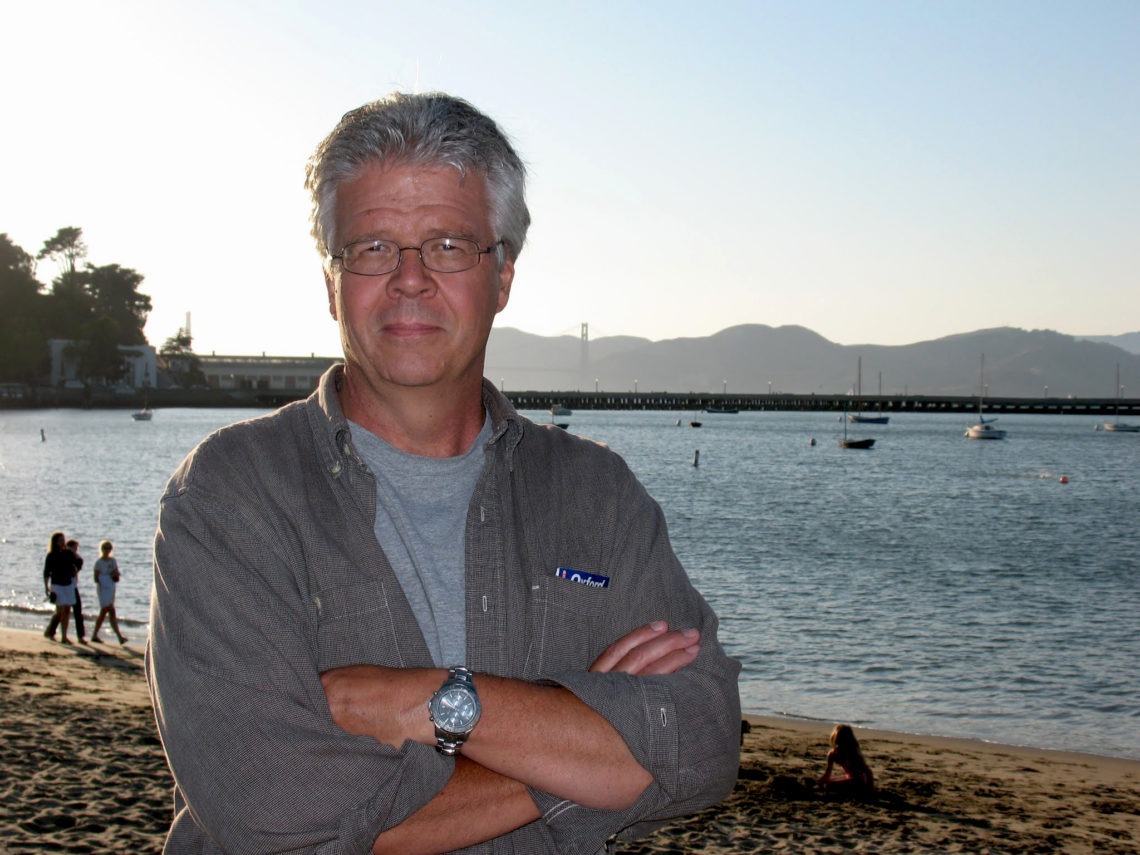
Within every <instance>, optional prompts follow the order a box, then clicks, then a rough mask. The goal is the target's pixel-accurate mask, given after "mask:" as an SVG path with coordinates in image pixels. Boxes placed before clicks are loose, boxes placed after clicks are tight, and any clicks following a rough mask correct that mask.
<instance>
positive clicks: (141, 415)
mask: <svg viewBox="0 0 1140 855" xmlns="http://www.w3.org/2000/svg"><path fill="white" fill-rule="evenodd" d="M153 416H154V410H152V409H151V408H150V403H149V401H148V399H147V398H146V397H144V398H143V406H142V409H141V410H135V411H134V412H133V413H131V418H132V419H134V420H135V421H136V422H149V421H150V420H151V418H152V417H153Z"/></svg>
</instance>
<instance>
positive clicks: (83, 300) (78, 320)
mask: <svg viewBox="0 0 1140 855" xmlns="http://www.w3.org/2000/svg"><path fill="white" fill-rule="evenodd" d="M45 258H46V259H49V260H51V261H52V262H54V263H55V265H56V267H57V269H58V274H57V275H56V277H55V279H54V280H53V281H52V284H51V290H50V293H47V294H44V293H42V290H43V286H42V285H41V283H40V282H39V281H38V280H37V279H36V277H35V269H36V259H45ZM86 258H87V245H86V244H85V243H84V241H83V230H82V229H80V228H77V227H75V226H69V227H67V228H62V229H60V230H59V231H57V232H56V234H55V235H54V236H53V237H51V238H49V239H48V240H46V241H44V245H43V247H42V248H41V249H40V251H39V253H38V254H37V256H36V258H35V259H33V258H32V256H31V255H29V254H28V253H27V252H25V251H24V250H23V249H21V248H20V247H18V246H16V245H15V244H14V243H12V241H11V240H9V238H8V236H7V235H0V379H4V380H18V381H23V382H29V381H33V380H35V379H37V378H39V377H42V376H43V375H44V374H46V373H47V371H48V368H49V367H50V366H49V353H48V346H47V342H48V340H49V339H53V338H59V339H68V340H70V341H72V342H73V345H72V347H71V349H70V355H71V356H73V357H75V358H76V359H77V360H78V363H79V369H80V372H81V379H84V380H94V381H96V382H113V381H114V380H116V379H118V378H119V377H121V376H122V375H123V374H124V372H125V366H123V365H122V359H121V356H120V355H119V354H118V346H119V345H140V344H146V335H145V334H144V333H143V328H144V327H145V326H146V320H147V316H148V315H149V314H150V310H151V301H150V297H149V296H147V295H146V294H142V293H140V292H139V286H140V285H141V284H142V282H143V277H142V275H141V274H140V273H138V272H137V271H134V270H131V269H130V268H127V267H122V266H120V265H118V264H108V265H104V266H101V267H96V266H95V265H93V264H86V265H85V264H83V262H84V260H85V259H86Z"/></svg>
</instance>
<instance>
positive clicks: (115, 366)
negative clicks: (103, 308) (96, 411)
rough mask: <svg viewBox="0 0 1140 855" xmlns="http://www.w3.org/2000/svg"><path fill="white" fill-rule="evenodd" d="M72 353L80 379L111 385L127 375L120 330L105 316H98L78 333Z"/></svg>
mask: <svg viewBox="0 0 1140 855" xmlns="http://www.w3.org/2000/svg"><path fill="white" fill-rule="evenodd" d="M78 333H79V335H78V336H76V342H75V344H74V345H73V350H72V353H73V354H74V355H75V356H76V357H77V358H78V368H79V376H80V377H83V378H84V379H86V380H89V381H95V382H97V383H104V384H107V385H112V384H114V383H116V382H118V381H119V380H121V379H122V378H123V376H124V375H126V373H127V365H126V362H125V361H124V360H123V354H122V353H121V352H120V351H119V345H120V344H122V343H123V342H122V330H121V329H120V328H119V325H118V324H117V323H116V322H115V321H114V320H113V319H112V318H110V317H108V316H107V315H100V316H99V317H96V318H94V319H92V320H90V321H88V322H87V323H86V324H84V325H83V327H82V328H81V329H80V330H78Z"/></svg>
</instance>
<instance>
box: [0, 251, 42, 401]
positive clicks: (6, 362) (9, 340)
mask: <svg viewBox="0 0 1140 855" xmlns="http://www.w3.org/2000/svg"><path fill="white" fill-rule="evenodd" d="M35 270H36V262H35V260H34V259H33V258H32V256H30V255H29V254H28V253H27V252H25V251H24V250H23V249H22V248H21V247H19V246H17V245H16V244H15V243H13V242H12V240H11V239H10V238H9V237H8V235H7V234H0V381H5V382H14V383H29V382H32V381H34V380H35V379H36V378H37V377H38V376H40V375H41V374H43V373H44V371H45V370H46V368H47V361H48V353H47V347H46V345H45V343H44V342H45V339H46V336H45V333H44V321H45V319H46V318H47V316H48V311H49V309H48V305H47V301H48V298H47V296H46V295H44V294H42V293H41V291H42V289H43V286H42V285H41V284H40V282H39V281H38V280H37V279H36V276H35Z"/></svg>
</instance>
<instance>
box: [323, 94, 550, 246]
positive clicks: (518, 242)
mask: <svg viewBox="0 0 1140 855" xmlns="http://www.w3.org/2000/svg"><path fill="white" fill-rule="evenodd" d="M384 161H403V162H406V163H411V164H418V165H425V166H452V167H454V168H455V169H456V170H458V171H459V174H460V175H461V176H464V175H466V174H467V173H468V172H469V171H474V172H478V173H481V174H482V175H483V176H484V178H485V179H486V181H487V193H488V196H489V197H490V204H491V211H490V217H491V227H492V228H493V229H494V230H495V239H496V240H502V241H504V243H505V247H500V248H499V250H498V260H499V264H500V266H501V265H502V263H503V260H504V257H506V258H510V259H511V260H512V261H513V260H514V259H515V258H517V257H518V254H519V252H521V251H522V247H523V243H524V242H525V241H526V232H527V228H528V227H529V226H530V211H528V210H527V206H526V166H525V165H524V164H523V162H522V160H521V159H520V158H519V156H518V154H516V153H515V150H514V149H513V148H512V147H511V144H510V141H509V140H508V139H507V136H506V134H504V133H503V131H502V130H501V129H500V128H499V126H498V125H496V124H495V122H494V121H493V120H492V119H490V118H489V117H487V116H485V115H483V114H482V113H480V112H479V111H478V110H476V109H475V108H474V107H473V106H471V104H469V103H468V102H466V101H464V100H463V99H461V98H455V97H453V96H451V95H446V94H444V93H442V92H432V93H427V94H423V95H408V94H404V93H394V94H392V95H390V96H388V97H387V98H384V99H382V100H379V101H373V102H372V103H370V104H365V105H363V106H362V107H358V108H356V109H355V110H351V111H350V112H348V113H345V114H344V116H343V117H342V118H341V120H340V122H338V123H337V126H336V127H335V128H334V129H333V131H332V133H330V134H329V135H328V136H327V137H325V139H324V140H323V141H322V142H321V144H320V145H318V146H317V149H316V151H315V152H313V156H312V157H311V158H309V162H308V164H307V166H306V167H305V187H306V189H307V190H308V191H309V195H310V197H311V202H312V211H311V214H310V222H311V226H312V235H313V239H314V240H316V242H317V251H318V252H319V253H320V254H321V256H322V257H323V258H324V259H325V264H326V265H327V264H328V263H329V260H330V259H329V256H330V255H332V253H334V252H336V251H338V250H339V247H338V246H336V243H335V237H336V235H335V227H336V197H337V188H338V187H339V186H340V184H341V182H342V181H348V180H352V179H353V178H355V177H356V176H357V175H358V174H359V172H360V169H361V168H362V167H363V166H365V165H367V164H370V163H376V162H384Z"/></svg>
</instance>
